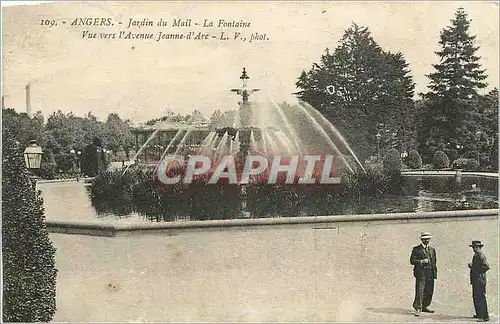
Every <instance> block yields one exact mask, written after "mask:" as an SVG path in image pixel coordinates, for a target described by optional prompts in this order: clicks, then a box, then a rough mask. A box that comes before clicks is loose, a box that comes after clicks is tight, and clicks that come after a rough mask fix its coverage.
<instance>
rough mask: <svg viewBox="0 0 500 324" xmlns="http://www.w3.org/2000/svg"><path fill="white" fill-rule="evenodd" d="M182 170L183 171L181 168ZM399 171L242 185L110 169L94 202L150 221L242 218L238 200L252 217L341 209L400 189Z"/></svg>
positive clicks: (95, 186)
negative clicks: (335, 181)
mask: <svg viewBox="0 0 500 324" xmlns="http://www.w3.org/2000/svg"><path fill="white" fill-rule="evenodd" d="M181 172H182V171H181ZM401 179H402V178H401V176H400V174H399V173H391V174H389V173H387V172H385V171H384V169H383V168H382V167H381V165H377V166H371V167H369V168H368V170H367V173H364V172H363V171H361V170H357V171H356V172H355V173H346V174H343V175H342V184H341V185H322V184H310V185H286V184H284V183H283V182H281V181H278V183H277V184H267V182H262V181H256V182H252V183H250V184H248V185H245V187H244V190H243V191H242V188H241V187H240V186H239V185H236V184H229V183H224V182H219V183H216V184H210V185H208V184H207V180H208V178H207V177H200V178H197V179H195V180H194V181H193V183H191V184H189V185H186V184H182V183H179V184H176V185H164V184H162V183H161V182H159V181H158V180H157V179H156V178H155V177H154V173H153V171H152V170H142V169H139V168H131V169H129V170H128V171H127V172H125V174H122V173H121V172H116V171H108V172H105V173H103V174H100V175H98V176H96V177H95V179H94V180H93V183H92V186H91V187H90V191H91V200H92V204H93V205H94V207H95V208H96V210H97V211H98V212H99V213H104V214H106V213H110V212H111V213H115V214H119V215H126V214H129V213H131V212H137V213H139V214H142V215H145V216H146V217H147V218H148V219H150V220H153V221H171V220H175V219H177V218H185V217H189V218H190V219H192V220H210V219H232V218H239V217H241V212H242V202H243V201H246V203H247V206H246V211H248V212H249V213H250V215H251V216H252V217H287V216H288V217H293V216H302V215H329V214H339V213H342V211H343V210H344V208H346V206H352V204H359V203H361V202H362V201H364V199H366V198H368V197H376V196H380V195H382V194H392V193H400V192H401V187H402V180H401Z"/></svg>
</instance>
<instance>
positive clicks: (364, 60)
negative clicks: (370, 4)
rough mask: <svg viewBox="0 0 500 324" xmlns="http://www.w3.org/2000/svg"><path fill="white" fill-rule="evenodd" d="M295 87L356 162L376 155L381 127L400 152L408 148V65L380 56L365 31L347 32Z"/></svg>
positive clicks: (410, 91) (410, 85) (400, 57)
mask: <svg viewBox="0 0 500 324" xmlns="http://www.w3.org/2000/svg"><path fill="white" fill-rule="evenodd" d="M296 85H297V87H298V88H299V89H301V90H300V91H299V92H298V96H299V98H300V99H301V100H303V101H306V102H308V103H309V104H311V105H312V106H313V107H314V108H316V109H317V110H318V111H320V112H321V113H322V114H323V115H325V117H327V118H328V119H329V120H330V121H331V122H332V123H333V124H334V125H335V126H336V127H337V128H338V129H339V130H340V131H341V132H342V134H343V135H344V136H345V137H346V138H347V139H348V142H349V143H351V145H352V146H353V147H354V150H355V152H356V154H357V155H358V156H362V157H365V158H366V157H367V156H369V155H374V154H376V150H377V140H376V137H375V135H376V134H377V133H378V132H379V131H380V128H381V125H380V124H383V128H384V129H388V130H389V132H390V133H391V134H392V133H395V134H396V135H397V139H398V143H397V146H399V148H400V149H403V147H406V146H409V141H410V138H411V137H412V127H413V126H412V124H413V123H412V120H411V119H412V117H413V101H412V97H413V90H414V83H413V81H412V77H411V76H410V75H409V69H408V64H407V63H406V62H405V60H404V57H403V55H402V54H401V53H395V54H394V53H390V52H385V51H383V50H382V48H380V46H379V45H378V44H377V43H376V42H375V41H374V39H373V38H372V36H371V34H370V32H369V30H368V28H367V27H360V26H358V25H356V24H353V25H352V26H351V27H350V28H348V29H347V30H346V31H345V33H344V35H343V37H342V39H341V40H340V42H339V45H338V46H337V48H335V50H334V51H333V53H332V52H331V51H330V50H329V49H326V51H325V53H324V54H323V55H322V56H321V60H320V63H319V64H318V63H314V64H313V66H312V68H311V70H310V71H308V72H305V71H303V72H302V74H301V76H300V77H299V79H298V81H297V83H296ZM390 148H391V147H387V149H390ZM404 149H406V148H404Z"/></svg>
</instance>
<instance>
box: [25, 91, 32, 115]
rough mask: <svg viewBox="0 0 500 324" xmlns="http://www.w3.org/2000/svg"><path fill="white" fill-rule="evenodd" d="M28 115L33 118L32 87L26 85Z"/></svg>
mask: <svg viewBox="0 0 500 324" xmlns="http://www.w3.org/2000/svg"><path fill="white" fill-rule="evenodd" d="M26 114H27V115H28V117H31V95H30V85H29V83H28V84H27V85H26Z"/></svg>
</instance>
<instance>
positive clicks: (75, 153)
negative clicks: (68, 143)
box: [69, 149, 82, 181]
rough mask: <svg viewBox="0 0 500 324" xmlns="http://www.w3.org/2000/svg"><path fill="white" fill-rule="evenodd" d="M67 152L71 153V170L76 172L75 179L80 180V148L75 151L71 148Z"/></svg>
mask: <svg viewBox="0 0 500 324" xmlns="http://www.w3.org/2000/svg"><path fill="white" fill-rule="evenodd" d="M69 153H71V155H73V167H72V171H73V172H76V181H80V174H81V172H82V171H81V163H80V158H81V155H82V152H81V151H80V150H78V151H77V150H74V149H71V150H70V151H69ZM75 161H76V165H75ZM75 167H76V170H75Z"/></svg>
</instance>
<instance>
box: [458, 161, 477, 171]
mask: <svg viewBox="0 0 500 324" xmlns="http://www.w3.org/2000/svg"><path fill="white" fill-rule="evenodd" d="M452 168H453V169H462V170H467V171H476V170H477V169H478V168H479V163H478V162H477V160H476V159H465V158H460V159H456V160H455V161H453V164H452Z"/></svg>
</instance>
